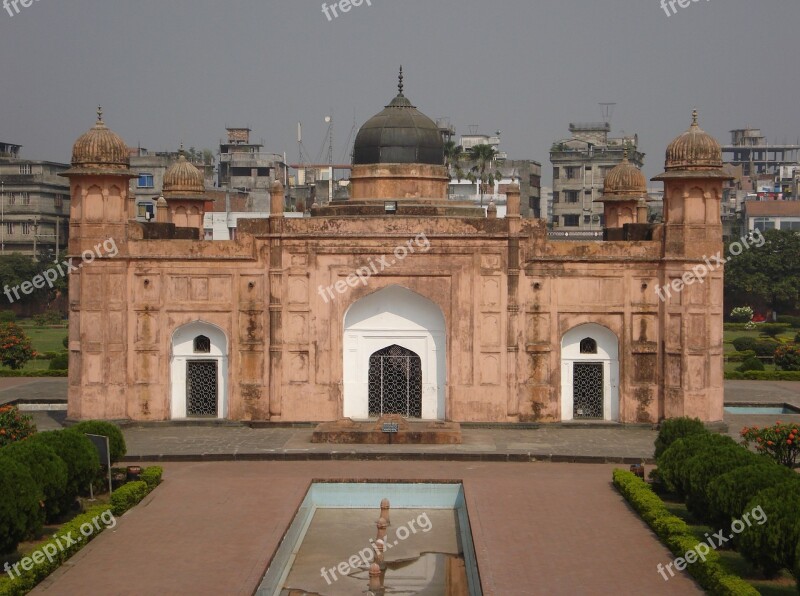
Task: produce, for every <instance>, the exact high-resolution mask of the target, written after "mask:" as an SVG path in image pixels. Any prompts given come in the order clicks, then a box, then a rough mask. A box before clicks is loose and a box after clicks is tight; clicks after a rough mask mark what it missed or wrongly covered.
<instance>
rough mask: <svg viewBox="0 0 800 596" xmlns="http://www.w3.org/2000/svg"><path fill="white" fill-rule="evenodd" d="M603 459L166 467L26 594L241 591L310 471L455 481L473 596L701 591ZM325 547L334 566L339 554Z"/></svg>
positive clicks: (262, 562)
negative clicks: (472, 569) (466, 521)
mask: <svg viewBox="0 0 800 596" xmlns="http://www.w3.org/2000/svg"><path fill="white" fill-rule="evenodd" d="M613 468H614V466H612V465H587V464H551V463H541V464H539V463H526V464H498V463H482V462H476V463H460V462H296V463H281V462H226V463H169V464H166V465H165V480H164V483H163V484H162V485H161V486H160V487H159V488H158V489H157V490H156V491H154V492H153V493H152V494H151V495H150V496H149V497H148V498H147V499H146V500H145V501H144V502H143V503H142V504H140V505H139V506H138V507H136V508H135V509H133V510H132V511H130V512H129V513H127V514H126V515H125V516H123V517H122V518H121V519H119V520H118V523H117V526H116V528H115V529H114V530H111V531H106V532H104V533H103V534H101V535H100V536H99V537H98V538H97V539H96V540H95V541H93V542H92V543H90V544H89V545H88V546H87V547H86V548H84V549H83V550H82V551H81V552H80V553H78V554H77V555H76V556H75V557H73V558H72V559H71V560H70V561H69V562H68V563H67V564H66V565H65V566H64V567H62V568H61V569H60V570H59V571H57V572H56V573H55V574H53V575H52V576H51V577H50V578H49V579H48V580H47V581H46V582H45V583H44V584H42V585H40V586H39V588H37V589H36V590H35V591H34V592H33V594H42V595H44V594H53V595H56V594H57V595H59V596H61V595H64V596H70V595H76V596H77V595H84V594H87V593H91V594H98V595H105V594H109V595H111V594H114V595H128V594H130V595H137V596H142V595H150V594H153V595H156V594H158V595H161V594H198V595H200V594H209V595H212V594H213V595H220V594H231V595H233V594H242V595H245V594H246V595H250V594H252V593H253V590H254V589H255V588H256V587H257V585H258V583H259V581H260V579H261V577H262V575H263V573H264V572H265V570H266V567H267V564H268V560H269V558H270V556H271V554H272V553H273V552H274V551H275V549H276V548H277V546H278V545H279V542H280V540H281V537H282V535H283V533H284V531H285V530H286V529H287V527H288V526H289V524H290V522H291V520H292V518H293V516H294V513H295V511H296V508H297V506H298V505H299V503H300V501H301V500H302V498H303V496H304V494H305V492H306V489H307V488H308V485H309V483H310V482H311V480H312V479H313V478H331V479H366V478H372V479H402V480H415V479H460V480H463V482H464V486H465V491H466V496H467V507H468V509H469V514H470V522H471V526H472V532H473V537H474V540H475V550H476V554H477V557H478V564H479V568H480V572H481V581H482V583H483V590H484V594H486V595H497V596H512V595H514V596H515V595H525V594H537V595H538V594H542V595H544V594H548V595H549V594H564V595H574V594H700V593H702V592H701V591H700V590H699V589H698V588H697V587H696V585H695V584H694V582H693V581H692V580H691V579H690V578H689V577H688V576H683V575H681V576H676V577H675V578H673V579H671V580H670V581H669V582H665V581H664V579H663V578H662V577H661V576H660V575H659V574H658V572H657V571H656V565H657V564H658V563H663V564H666V563H668V562H670V561H671V560H672V556H671V554H670V553H669V552H668V551H667V549H666V548H665V547H663V546H662V545H661V544H660V543H659V542H658V540H657V539H656V537H655V536H654V535H653V534H652V532H651V531H650V530H649V528H648V527H647V526H646V525H645V524H644V523H643V522H641V521H640V520H639V518H638V517H637V516H636V514H635V513H633V512H632V511H631V510H630V509H629V508H628V506H627V504H626V503H625V501H624V500H623V499H622V497H621V496H620V495H619V494H618V493H617V492H616V490H614V488H613V486H612V485H611V482H610V480H611V471H612V469H613ZM339 558H340V557H339V555H338V554H333V555H332V563H331V564H332V565H333V564H334V563H335V562H336V561H338V560H339Z"/></svg>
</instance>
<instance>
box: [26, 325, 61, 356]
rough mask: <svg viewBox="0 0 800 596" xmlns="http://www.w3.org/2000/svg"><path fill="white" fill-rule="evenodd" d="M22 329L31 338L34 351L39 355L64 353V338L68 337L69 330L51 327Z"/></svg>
mask: <svg viewBox="0 0 800 596" xmlns="http://www.w3.org/2000/svg"><path fill="white" fill-rule="evenodd" d="M22 328H23V329H24V331H25V334H26V335H27V336H28V337H30V338H31V342H32V343H33V349H34V350H36V351H37V352H39V353H43V352H62V351H63V350H64V344H63V343H62V342H63V341H64V338H65V337H66V336H67V333H68V331H67V328H66V327H62V328H60V329H53V328H51V327H34V326H30V327H28V326H25V325H23V326H22Z"/></svg>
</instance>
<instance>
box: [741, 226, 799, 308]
mask: <svg viewBox="0 0 800 596" xmlns="http://www.w3.org/2000/svg"><path fill="white" fill-rule="evenodd" d="M727 249H728V247H726V251H725V254H731V253H729V252H728V250H727ZM725 300H726V302H727V303H728V304H729V305H734V304H740V305H742V304H748V303H758V304H760V305H762V306H763V307H767V308H771V309H772V310H775V311H778V312H781V311H786V310H795V309H798V308H800V234H797V233H795V232H790V231H781V230H768V231H766V232H764V244H763V245H762V246H760V247H758V246H754V245H751V247H750V248H746V249H744V250H743V251H742V253H741V254H740V255H736V256H731V259H730V261H728V263H727V264H726V265H725Z"/></svg>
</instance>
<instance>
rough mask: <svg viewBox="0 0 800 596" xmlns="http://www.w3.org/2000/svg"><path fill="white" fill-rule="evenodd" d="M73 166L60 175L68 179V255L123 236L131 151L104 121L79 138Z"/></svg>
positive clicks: (100, 114)
mask: <svg viewBox="0 0 800 596" xmlns="http://www.w3.org/2000/svg"><path fill="white" fill-rule="evenodd" d="M71 164H72V167H71V168H70V169H69V170H67V171H66V172H64V173H63V174H61V175H62V176H65V177H67V178H69V180H70V194H71V197H72V198H71V201H70V253H71V254H79V253H81V252H83V251H84V250H87V249H90V248H93V247H94V246H95V245H96V244H97V242H98V241H100V242H102V241H104V240H107V239H109V238H114V239H115V240H116V241H118V242H123V241H124V240H125V237H126V224H127V219H128V216H127V210H126V201H127V195H128V180H129V179H130V178H134V177H135V176H134V175H132V174H131V171H130V151H129V149H128V146H127V145H126V144H125V141H123V140H122V139H121V138H120V137H119V136H118V135H117V134H115V133H114V132H113V131H111V130H110V129H109V128H108V127H107V126H106V124H105V122H104V121H103V110H102V108H100V107H98V108H97V122H96V123H95V125H94V127H93V128H91V129H90V130H89V131H88V132H86V133H85V134H83V135H81V137H80V138H78V140H77V141H76V142H75V145H74V146H73V148H72V161H71Z"/></svg>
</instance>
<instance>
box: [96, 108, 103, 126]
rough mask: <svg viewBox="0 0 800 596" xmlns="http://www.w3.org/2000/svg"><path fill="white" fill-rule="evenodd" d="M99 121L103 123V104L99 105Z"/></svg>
mask: <svg viewBox="0 0 800 596" xmlns="http://www.w3.org/2000/svg"><path fill="white" fill-rule="evenodd" d="M97 123H98V124H102V123H103V106H101V105H98V106H97Z"/></svg>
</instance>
